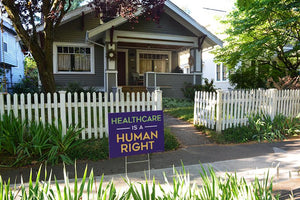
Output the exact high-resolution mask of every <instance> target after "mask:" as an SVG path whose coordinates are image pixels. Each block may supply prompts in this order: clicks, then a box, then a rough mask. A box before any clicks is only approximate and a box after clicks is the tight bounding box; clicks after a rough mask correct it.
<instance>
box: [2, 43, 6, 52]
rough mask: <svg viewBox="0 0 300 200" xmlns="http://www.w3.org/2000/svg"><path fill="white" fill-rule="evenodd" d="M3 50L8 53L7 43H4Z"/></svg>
mask: <svg viewBox="0 0 300 200" xmlns="http://www.w3.org/2000/svg"><path fill="white" fill-rule="evenodd" d="M3 50H4V52H7V43H6V42H3Z"/></svg>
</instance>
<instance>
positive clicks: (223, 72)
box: [216, 63, 229, 81]
mask: <svg viewBox="0 0 300 200" xmlns="http://www.w3.org/2000/svg"><path fill="white" fill-rule="evenodd" d="M228 75H229V72H227V67H226V65H224V64H223V63H222V64H217V65H216V80H217V81H227V80H228Z"/></svg>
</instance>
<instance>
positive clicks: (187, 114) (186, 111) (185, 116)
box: [165, 107, 194, 123]
mask: <svg viewBox="0 0 300 200" xmlns="http://www.w3.org/2000/svg"><path fill="white" fill-rule="evenodd" d="M165 112H166V113H167V114H170V115H171V116H173V117H176V118H179V119H182V120H184V121H188V122H190V123H193V120H194V107H177V108H168V109H165Z"/></svg>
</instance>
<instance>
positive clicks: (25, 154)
mask: <svg viewBox="0 0 300 200" xmlns="http://www.w3.org/2000/svg"><path fill="white" fill-rule="evenodd" d="M80 133H81V129H78V128H76V127H74V126H70V127H69V128H68V129H67V132H66V134H65V135H63V131H62V125H61V123H59V124H58V127H56V126H55V125H54V124H47V123H46V124H42V123H38V124H37V123H36V122H22V120H21V119H19V118H17V117H14V115H13V114H12V113H11V114H10V115H7V114H5V115H3V116H2V120H0V156H1V160H0V165H1V166H2V167H13V166H24V165H28V164H35V163H39V162H45V161H47V162H49V163H50V164H57V163H59V162H64V163H67V164H72V163H73V161H74V160H76V159H88V160H99V159H107V158H108V152H109V151H108V149H109V147H108V146H109V145H108V139H107V138H102V139H89V140H83V139H77V138H78V136H79V134H80ZM178 146H179V143H178V141H177V139H176V138H175V136H174V135H172V134H171V133H170V130H169V129H166V130H165V150H166V151H168V150H173V149H176V148H178Z"/></svg>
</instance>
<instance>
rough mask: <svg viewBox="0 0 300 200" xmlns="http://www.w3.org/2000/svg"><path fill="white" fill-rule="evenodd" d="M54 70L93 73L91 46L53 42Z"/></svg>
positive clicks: (58, 71)
mask: <svg viewBox="0 0 300 200" xmlns="http://www.w3.org/2000/svg"><path fill="white" fill-rule="evenodd" d="M54 50H55V53H56V55H54V56H55V57H54V64H55V65H54V72H56V73H93V72H94V63H93V58H94V56H93V52H94V49H93V46H87V45H68V44H67V45H65V44H62V45H60V44H55V46H54Z"/></svg>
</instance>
